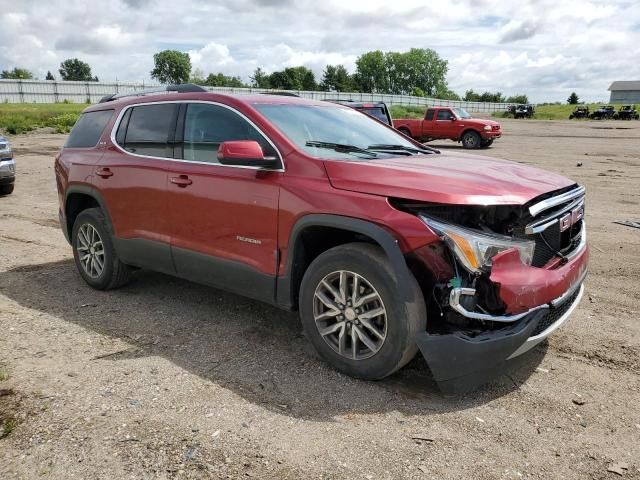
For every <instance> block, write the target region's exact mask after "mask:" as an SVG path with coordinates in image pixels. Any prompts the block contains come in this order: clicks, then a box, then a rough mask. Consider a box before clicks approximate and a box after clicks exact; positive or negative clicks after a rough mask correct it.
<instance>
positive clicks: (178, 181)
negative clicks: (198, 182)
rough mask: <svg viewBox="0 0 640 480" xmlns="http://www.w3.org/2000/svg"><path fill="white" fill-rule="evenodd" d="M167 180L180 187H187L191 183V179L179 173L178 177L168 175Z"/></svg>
mask: <svg viewBox="0 0 640 480" xmlns="http://www.w3.org/2000/svg"><path fill="white" fill-rule="evenodd" d="M169 181H170V182H171V183H173V184H175V185H177V186H179V187H181V188H184V187H187V186H189V185H191V184H192V183H193V181H192V180H191V179H190V178H189V177H187V176H186V175H180V176H179V177H170V178H169Z"/></svg>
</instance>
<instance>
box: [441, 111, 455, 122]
mask: <svg viewBox="0 0 640 480" xmlns="http://www.w3.org/2000/svg"><path fill="white" fill-rule="evenodd" d="M450 118H453V115H451V112H450V111H449V110H438V120H449V119H450Z"/></svg>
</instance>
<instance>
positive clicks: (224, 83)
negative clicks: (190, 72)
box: [204, 73, 247, 88]
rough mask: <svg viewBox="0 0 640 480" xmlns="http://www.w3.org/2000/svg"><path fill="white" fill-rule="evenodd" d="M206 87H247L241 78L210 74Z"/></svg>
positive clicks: (205, 83) (205, 82)
mask: <svg viewBox="0 0 640 480" xmlns="http://www.w3.org/2000/svg"><path fill="white" fill-rule="evenodd" d="M204 85H207V86H209V87H239V88H242V87H246V86H247V85H245V84H244V83H243V82H242V79H241V78H240V77H232V76H229V75H225V74H223V73H216V74H213V73H210V74H209V76H207V78H206V80H205V81H204Z"/></svg>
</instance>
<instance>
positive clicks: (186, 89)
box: [99, 83, 209, 103]
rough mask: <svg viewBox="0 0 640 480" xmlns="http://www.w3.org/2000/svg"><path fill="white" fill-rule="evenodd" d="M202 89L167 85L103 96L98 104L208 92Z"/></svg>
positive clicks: (184, 85) (185, 85)
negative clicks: (156, 96)
mask: <svg viewBox="0 0 640 480" xmlns="http://www.w3.org/2000/svg"><path fill="white" fill-rule="evenodd" d="M208 91H209V90H207V89H206V88H204V87H201V86H200V85H195V84H193V83H180V84H178V85H167V86H166V87H159V88H147V89H144V90H134V91H132V92H122V93H114V94H113V95H105V96H104V97H102V98H101V99H100V102H99V103H104V102H110V101H112V100H117V99H118V98H124V97H142V96H143V95H149V94H152V93H161V92H179V93H187V92H208Z"/></svg>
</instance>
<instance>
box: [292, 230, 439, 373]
mask: <svg viewBox="0 0 640 480" xmlns="http://www.w3.org/2000/svg"><path fill="white" fill-rule="evenodd" d="M341 270H347V271H349V272H353V273H356V274H358V275H359V276H361V278H362V279H364V280H365V281H366V282H368V283H369V285H370V286H372V287H373V288H374V289H375V291H376V293H377V294H378V295H379V298H380V299H381V301H382V304H383V306H384V309H385V311H386V317H385V320H386V337H385V338H384V340H383V342H382V344H381V345H380V346H379V350H377V351H376V352H375V353H374V354H373V355H372V356H369V357H368V358H364V359H357V360H354V359H352V358H348V357H347V356H345V355H343V354H340V353H339V352H338V351H336V350H334V348H335V347H334V348H332V347H331V346H330V345H329V343H328V342H327V341H325V338H324V337H323V336H322V335H321V334H320V332H319V327H318V326H317V324H316V321H315V319H314V302H315V301H316V297H315V294H316V289H317V288H320V285H321V282H322V280H323V279H325V277H327V275H331V274H332V273H333V272H337V271H341ZM408 280H409V282H408V283H409V286H410V288H411V289H412V290H413V292H412V293H413V294H414V298H416V302H415V303H413V304H411V305H409V306H407V307H406V308H405V305H404V304H403V303H399V302H397V301H396V298H397V294H396V287H395V280H394V274H393V270H392V268H391V265H390V263H389V261H388V259H387V257H386V255H385V254H384V253H383V251H382V249H380V248H379V247H376V246H373V245H370V244H367V243H350V244H346V245H341V246H338V247H334V248H332V249H330V250H327V251H326V252H324V253H322V254H321V255H319V256H318V257H317V258H316V259H315V260H314V261H313V262H312V263H311V265H309V268H308V269H307V271H306V272H305V274H304V277H303V279H302V284H301V286H300V300H299V307H300V318H301V321H302V326H303V328H304V331H305V334H306V336H307V338H308V339H309V341H310V342H311V343H312V345H313V346H314V347H315V349H316V351H317V352H318V354H319V355H320V356H321V357H322V358H323V359H324V360H325V361H326V362H327V363H329V364H330V365H331V366H332V367H334V368H335V369H336V370H338V371H340V372H342V373H345V374H347V375H350V376H352V377H356V378H361V379H365V380H378V379H381V378H384V377H386V376H388V375H391V374H392V373H393V372H395V371H396V370H398V369H399V368H401V367H403V366H404V365H406V364H407V363H408V362H409V361H410V360H411V359H412V358H413V357H414V356H415V354H416V352H417V351H418V348H417V345H416V342H415V337H416V334H417V333H418V332H421V331H424V330H425V329H426V325H427V314H426V309H425V304H424V298H423V296H422V292H421V290H420V287H419V286H418V283H417V281H416V279H415V278H414V277H413V275H411V274H410V278H409V279H408ZM360 281H361V282H362V280H360ZM361 285H362V283H361ZM351 286H353V284H351ZM351 292H353V290H351ZM344 312H345V313H346V310H345V311H344ZM347 318H348V317H347ZM343 319H344V321H345V322H346V321H347V319H346V318H344V317H343ZM354 322H355V321H354ZM353 325H355V323H354V324H353ZM360 328H361V329H362V330H363V331H366V329H364V328H363V325H362V324H360ZM346 331H350V330H346ZM371 338H373V337H371ZM363 345H364V344H363ZM351 351H352V350H351Z"/></svg>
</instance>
